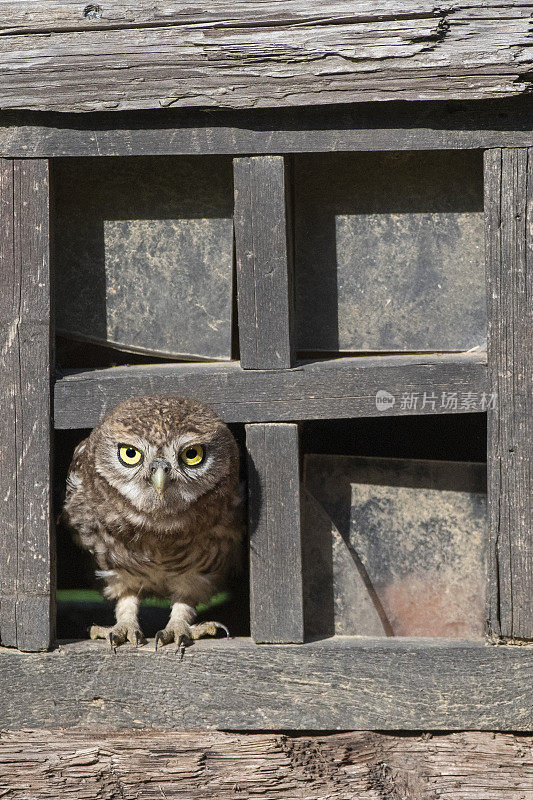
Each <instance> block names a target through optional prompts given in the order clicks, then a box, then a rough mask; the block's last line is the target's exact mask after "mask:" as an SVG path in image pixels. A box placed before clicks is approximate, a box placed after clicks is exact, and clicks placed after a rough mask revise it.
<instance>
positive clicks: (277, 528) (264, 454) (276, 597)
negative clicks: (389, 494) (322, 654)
mask: <svg viewBox="0 0 533 800" xmlns="http://www.w3.org/2000/svg"><path fill="white" fill-rule="evenodd" d="M246 451H247V467H248V469H247V474H248V531H249V535H250V625H251V631H252V638H253V639H254V641H256V642H303V639H304V621H303V587H302V542H301V531H300V467H299V449H298V426H297V425H295V424H287V423H281V424H280V423H278V424H276V423H270V424H267V425H247V426H246Z"/></svg>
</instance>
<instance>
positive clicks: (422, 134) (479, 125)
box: [0, 98, 533, 158]
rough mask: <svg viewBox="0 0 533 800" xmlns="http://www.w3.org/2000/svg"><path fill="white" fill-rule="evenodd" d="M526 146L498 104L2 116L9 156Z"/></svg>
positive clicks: (508, 104)
mask: <svg viewBox="0 0 533 800" xmlns="http://www.w3.org/2000/svg"><path fill="white" fill-rule="evenodd" d="M531 145H533V108H531V103H529V102H528V101H524V100H523V99H521V98H516V99H513V100H500V101H497V102H496V101H477V102H476V101H474V102H470V103H466V102H462V101H455V102H454V101H447V102H427V101H426V102H418V103H417V102H410V103H405V102H390V103H386V104H385V105H384V104H383V103H354V104H350V105H331V106H327V107H326V108H321V107H311V108H307V107H302V108H299V109H298V114H297V116H296V115H295V112H294V110H293V109H284V108H269V109H250V110H248V109H210V110H200V109H182V110H175V109H166V110H165V111H161V110H160V111H143V112H128V111H123V112H121V113H120V114H117V113H116V112H115V113H113V112H94V113H92V114H59V113H54V112H49V113H46V112H14V111H3V112H1V113H0V155H2V156H4V157H11V158H17V157H18V158H34V157H35V156H39V157H41V158H57V157H72V156H74V157H85V156H95V157H99V156H148V155H154V156H157V155H205V154H207V153H211V154H219V155H220V154H227V155H246V154H248V155H262V154H272V153H320V152H329V151H335V152H355V151H380V150H454V149H460V150H466V149H480V148H489V147H513V146H514V147H524V146H531Z"/></svg>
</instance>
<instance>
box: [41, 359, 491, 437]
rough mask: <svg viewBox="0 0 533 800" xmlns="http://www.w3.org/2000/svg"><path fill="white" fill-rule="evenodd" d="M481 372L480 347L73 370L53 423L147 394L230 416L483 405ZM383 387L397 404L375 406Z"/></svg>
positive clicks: (318, 415) (70, 422) (81, 423)
mask: <svg viewBox="0 0 533 800" xmlns="http://www.w3.org/2000/svg"><path fill="white" fill-rule="evenodd" d="M486 372H487V368H486V353H484V352H482V351H480V352H478V353H462V354H457V353H456V354H444V355H441V356H435V355H427V356H426V355H408V356H377V357H376V356H371V357H361V358H338V359H332V360H327V359H326V360H324V361H308V362H301V363H299V364H297V365H296V366H295V367H294V368H293V369H288V370H243V369H241V367H240V365H239V364H238V363H236V362H233V363H229V364H221V363H218V364H176V365H174V364H172V365H168V364H165V365H155V366H135V367H112V368H110V369H105V370H93V371H77V372H73V373H70V374H66V375H65V376H64V377H62V378H60V379H59V380H57V381H56V384H55V401H54V424H55V427H56V428H88V427H92V426H93V425H96V423H97V422H98V420H99V419H100V418H101V417H102V416H103V415H104V414H105V413H106V412H107V411H109V410H111V408H113V407H114V406H115V405H116V404H117V403H119V402H120V401H121V400H123V399H125V398H127V397H132V396H135V395H150V394H171V395H189V396H191V397H197V398H198V399H199V400H203V401H204V402H205V403H209V405H211V406H212V407H213V408H214V410H215V411H216V412H217V413H218V414H220V416H222V417H223V418H224V419H225V420H226V421H227V422H284V421H291V420H303V419H336V418H342V417H344V418H346V417H379V416H381V415H389V416H391V415H396V414H399V415H402V414H439V413H445V414H450V413H466V412H473V411H484V410H485V408H486V405H485V404H486V403H487V402H488V398H487V394H486V392H487V378H486ZM380 390H385V391H386V392H387V393H388V394H390V395H392V397H393V398H394V404H391V403H390V402H389V404H387V402H385V403H384V404H383V405H381V406H380V409H381V410H378V408H377V406H376V395H377V392H378V391H380ZM424 394H425V399H424ZM443 395H444V404H443ZM454 397H455V401H456V402H452V401H453V400H454ZM385 400H386V398H385Z"/></svg>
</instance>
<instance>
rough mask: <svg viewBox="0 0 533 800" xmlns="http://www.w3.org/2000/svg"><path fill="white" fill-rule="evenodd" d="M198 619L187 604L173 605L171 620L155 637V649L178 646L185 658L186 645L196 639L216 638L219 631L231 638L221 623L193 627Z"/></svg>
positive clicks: (208, 623) (205, 623)
mask: <svg viewBox="0 0 533 800" xmlns="http://www.w3.org/2000/svg"><path fill="white" fill-rule="evenodd" d="M195 619H196V611H195V609H194V608H193V607H192V606H189V605H187V604H186V603H181V602H176V603H173V604H172V611H171V613H170V619H169V621H168V623H167V624H166V626H165V627H164V628H163V630H162V631H158V632H157V633H156V635H155V649H156V650H157V647H158V645H160V644H161V645H165V644H172V643H175V644H177V645H178V646H177V648H176V652H178V650H179V651H180V652H181V654H182V656H183V648H184V647H185V645H186V644H191V642H192V641H193V640H194V639H201V638H202V636H216V633H217V630H222V631H224V632H225V633H226V636H229V635H230V634H229V631H228V629H227V628H226V626H225V625H222V623H221V622H201V623H200V624H198V625H193V622H194V620H195Z"/></svg>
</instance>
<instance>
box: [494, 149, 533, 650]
mask: <svg viewBox="0 0 533 800" xmlns="http://www.w3.org/2000/svg"><path fill="white" fill-rule="evenodd" d="M485 187H486V189H485V208H486V225H487V236H486V241H487V296H488V305H489V326H488V360H489V382H490V386H491V391H493V392H495V394H496V406H495V408H494V409H491V410H489V415H488V423H489V434H488V435H489V447H488V479H489V480H488V495H489V509H490V516H489V528H490V556H491V597H490V622H491V627H492V631H493V633H495V634H496V635H499V636H502V637H504V638H510V639H532V638H533V536H532V535H533V391H532V387H533V335H532V331H533V305H532V297H533V248H532V244H533V240H532V235H533V216H532V215H533V150H532V149H528V148H521V149H513V148H509V149H501V150H500V149H495V150H489V151H487V152H486V154H485Z"/></svg>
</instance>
